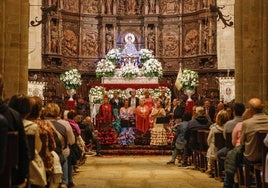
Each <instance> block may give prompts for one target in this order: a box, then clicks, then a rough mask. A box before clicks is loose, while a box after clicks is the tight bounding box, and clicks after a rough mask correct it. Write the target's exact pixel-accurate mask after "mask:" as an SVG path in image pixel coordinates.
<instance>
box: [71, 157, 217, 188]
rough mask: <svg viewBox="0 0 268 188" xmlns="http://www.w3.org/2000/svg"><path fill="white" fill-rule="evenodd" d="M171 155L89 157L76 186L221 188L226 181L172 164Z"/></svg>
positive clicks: (76, 177)
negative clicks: (168, 162) (170, 164)
mask: <svg viewBox="0 0 268 188" xmlns="http://www.w3.org/2000/svg"><path fill="white" fill-rule="evenodd" d="M169 159H170V157H169V156H103V157H95V156H94V157H88V158H87V161H86V163H85V164H84V165H83V166H80V167H79V170H78V171H79V172H78V173H77V174H75V175H74V183H75V185H76V186H75V187H76V188H83V187H86V188H87V187H88V188H91V187H92V188H158V187H159V188H196V187H198V188H218V187H222V183H221V182H219V181H218V180H215V179H214V178H209V177H208V175H207V174H205V173H202V172H200V171H199V170H195V169H192V168H188V169H187V168H182V167H178V166H177V165H173V166H169V165H166V162H167V161H168V160H169Z"/></svg>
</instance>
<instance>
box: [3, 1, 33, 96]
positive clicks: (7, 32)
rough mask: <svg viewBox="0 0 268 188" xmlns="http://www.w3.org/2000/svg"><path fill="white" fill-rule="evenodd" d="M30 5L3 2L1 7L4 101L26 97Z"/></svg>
mask: <svg viewBox="0 0 268 188" xmlns="http://www.w3.org/2000/svg"><path fill="white" fill-rule="evenodd" d="M28 21H29V1H28V0H3V1H1V3H0V23H1V24H0V41H1V42H0V44H1V46H0V54H1V55H0V65H1V66H0V73H1V74H2V75H3V77H4V84H5V88H4V97H6V98H9V97H11V96H12V95H14V94H17V93H22V94H27V83H28V82H27V81H28V27H29V22H28Z"/></svg>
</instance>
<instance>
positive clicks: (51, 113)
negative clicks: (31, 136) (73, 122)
mask: <svg viewBox="0 0 268 188" xmlns="http://www.w3.org/2000/svg"><path fill="white" fill-rule="evenodd" d="M44 116H45V117H52V118H58V117H59V116H60V107H59V105H57V104H56V103H48V104H47V105H46V106H45V109H44Z"/></svg>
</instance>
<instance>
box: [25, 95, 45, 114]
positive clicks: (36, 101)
mask: <svg viewBox="0 0 268 188" xmlns="http://www.w3.org/2000/svg"><path fill="white" fill-rule="evenodd" d="M30 102H31V106H32V108H31V112H30V114H29V115H28V116H27V119H37V118H39V117H40V116H41V113H42V108H43V101H42V99H41V98H40V97H37V96H33V97H30Z"/></svg>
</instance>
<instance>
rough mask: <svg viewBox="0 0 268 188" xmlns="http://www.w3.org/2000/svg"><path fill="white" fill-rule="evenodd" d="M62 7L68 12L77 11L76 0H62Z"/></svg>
mask: <svg viewBox="0 0 268 188" xmlns="http://www.w3.org/2000/svg"><path fill="white" fill-rule="evenodd" d="M63 9H64V10H66V11H68V12H78V10H79V7H78V1H74V0H64V1H63Z"/></svg>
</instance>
